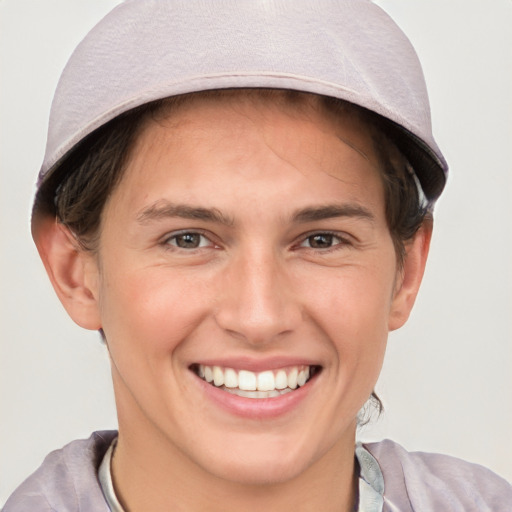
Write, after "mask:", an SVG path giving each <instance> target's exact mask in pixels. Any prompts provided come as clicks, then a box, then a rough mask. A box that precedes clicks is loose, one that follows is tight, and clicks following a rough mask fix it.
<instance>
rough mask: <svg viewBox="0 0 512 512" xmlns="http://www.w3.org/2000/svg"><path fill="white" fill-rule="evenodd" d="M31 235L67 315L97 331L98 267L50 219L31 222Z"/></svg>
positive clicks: (67, 232)
mask: <svg viewBox="0 0 512 512" xmlns="http://www.w3.org/2000/svg"><path fill="white" fill-rule="evenodd" d="M32 236H33V237H34V241H35V243H36V246H37V250H38V251H39V255H40V256H41V259H42V260H43V263H44V266H45V268H46V272H47V273H48V276H49V278H50V281H51V283H52V285H53V288H54V289H55V292H56V293H57V295H58V297H59V299H60V301H61V303H62V305H63V306H64V308H65V309H66V311H67V312H68V314H69V316H70V317H71V318H72V319H73V320H74V321H75V322H76V323H77V324H78V325H80V326H81V327H84V328H85V329H91V330H98V329H100V328H101V321H100V314H99V307H98V300H97V297H98V294H97V289H98V281H99V274H98V265H97V263H96V259H95V256H94V255H92V254H91V253H90V252H88V251H86V250H84V249H83V248H82V247H80V245H79V243H78V242H77V240H76V239H75V237H74V236H73V234H72V233H71V232H70V231H69V229H68V228H67V227H65V226H63V225H62V224H61V223H59V222H58V221H57V220H56V219H55V218H54V217H50V216H42V217H39V218H37V219H34V221H33V224H32Z"/></svg>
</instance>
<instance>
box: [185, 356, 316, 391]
mask: <svg viewBox="0 0 512 512" xmlns="http://www.w3.org/2000/svg"><path fill="white" fill-rule="evenodd" d="M190 369H191V370H192V371H193V372H194V373H195V374H196V375H197V376H198V377H199V378H200V379H202V380H204V381H205V382H207V383H208V384H211V385H212V386H214V387H216V388H218V389H221V390H222V391H226V392H227V393H231V394H233V395H237V396H241V397H244V398H255V399H257V398H260V399H261V398H276V397H279V396H281V395H284V394H286V393H291V392H293V391H295V390H297V389H299V388H301V387H302V386H304V385H306V384H307V383H308V382H309V381H310V380H311V379H312V378H313V377H314V376H315V375H317V374H318V373H319V372H320V371H321V367H320V366H317V365H309V366H308V365H300V366H289V367H286V368H279V369H275V370H265V371H262V372H252V371H250V370H236V369H234V368H227V367H221V366H207V365H203V364H193V365H192V366H191V367H190Z"/></svg>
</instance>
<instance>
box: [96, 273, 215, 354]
mask: <svg viewBox="0 0 512 512" xmlns="http://www.w3.org/2000/svg"><path fill="white" fill-rule="evenodd" d="M104 276H108V277H104V278H103V281H102V286H101V294H100V299H101V306H100V307H101V316H102V322H103V329H104V331H105V334H106V336H107V340H108V341H109V347H110V349H111V352H116V349H117V347H118V346H119V345H122V346H123V347H126V346H127V345H130V347H131V351H133V353H139V354H140V352H145V354H146V357H150V358H151V357H152V356H151V354H152V355H153V356H155V357H158V356H160V357H163V356H164V354H165V353H168V352H169V351H173V350H174V349H175V348H176V347H177V346H178V345H179V343H180V341H182V340H183V339H185V338H186V337H187V336H188V335H189V334H190V332H191V331H192V330H193V329H194V327H195V326H197V324H198V323H200V322H201V318H202V317H203V316H204V314H205V307H204V304H205V298H206V294H207V289H206V287H205V286H201V285H200V284H199V283H198V282H191V281H196V280H191V279H190V278H188V277H185V276H182V275H180V273H179V272H176V271H172V272H171V271H169V270H166V269H165V268H158V267H157V268H147V269H144V268H141V269H137V268H134V267H131V268H128V269H127V270H126V271H125V272H123V266H122V265H120V264H119V263H118V264H117V265H116V267H115V269H113V270H112V269H111V270H110V271H105V272H104ZM123 352H125V353H126V352H128V351H125V350H123Z"/></svg>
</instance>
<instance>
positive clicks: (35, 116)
mask: <svg viewBox="0 0 512 512" xmlns="http://www.w3.org/2000/svg"><path fill="white" fill-rule="evenodd" d="M116 3H118V2H117V1H116V0H87V1H86V0H0V58H1V71H0V72H1V89H0V130H1V132H0V144H1V146H0V166H1V167H0V169H1V175H0V176H1V182H0V233H1V238H0V249H1V250H0V258H1V260H0V272H1V275H0V300H1V303H0V339H1V344H0V351H1V352H0V503H3V502H4V501H5V499H6V498H7V496H8V495H9V493H10V492H11V491H12V490H13V489H14V487H15V486H16V485H17V484H19V483H20V482H21V480H22V479H23V478H25V477H26V476H27V475H28V474H29V473H30V472H32V471H33V470H34V469H35V468H36V467H37V466H38V465H39V464H40V462H41V460H42V458H43V457H44V455H45V454H46V453H48V452H49V451H50V450H52V449H54V448H57V447H60V446H62V445H63V444H65V443H66V442H68V441H70V440H72V439H75V438H78V437H84V436H88V435H89V433H90V432H91V431H92V430H97V429H104V428H115V427H116V419H115V409H114V402H113V397H112V391H111V384H110V376H109V368H108V360H107V355H106V353H105V349H104V347H103V346H102V345H101V343H100V341H99V337H98V335H97V334H96V333H90V332H86V331H82V330H81V329H80V328H78V327H76V326H75V325H74V324H73V323H72V322H71V320H69V319H68V318H67V316H66V314H65V312H64V310H63V308H62V307H61V306H60V304H59V303H58V301H57V299H56V297H55V296H54V293H53V291H52V290H51V288H50V284H49V282H48V280H47V278H46V276H45V273H44V270H43V267H42V265H41V264H40V262H39V260H38V256H37V253H36V250H35V248H34V246H33V243H32V241H31V238H30V233H29V211H30V207H31V201H32V194H33V191H34V185H33V184H34V181H35V176H36V173H37V170H38V168H39V166H40V163H41V161H42V157H43V150H44V144H45V135H46V123H47V118H48V112H49V107H50V102H51V98H52V95H53V91H54V88H55V86H56V82H57V79H58V76H59V73H60V71H61V69H62V67H63V66H64V63H65V61H66V60H67V57H68V56H69V54H70V53H71V51H72V49H73V48H74V46H75V45H76V44H77V43H78V42H79V40H80V39H81V38H82V37H83V35H85V33H86V31H87V30H88V29H89V28H91V27H92V26H93V24H94V23H95V22H96V21H97V20H98V19H99V18H100V17H101V16H102V15H103V14H104V13H106V12H107V11H108V10H110V8H111V7H112V6H113V5H115V4H116ZM378 3H379V4H380V5H382V6H383V7H384V8H385V9H386V10H387V11H388V12H389V13H390V14H391V15H392V16H393V17H394V18H395V20H396V21H397V22H398V23H399V25H401V27H402V28H403V29H404V30H405V32H406V33H407V34H408V35H409V37H410V39H411V40H412V42H413V44H414V45H415V47H416V49H417V51H418V53H419V55H420V59H421V60H422V62H423V65H424V70H425V75H426V78H427V84H428V87H429V91H430V96H431V102H432V111H433V120H434V131H435V134H436V138H437V140H438V143H439V145H440V146H441V148H442V149H443V150H444V152H445V155H446V157H447V159H448V161H449V163H450V164H451V176H450V179H449V184H448V187H447V189H446V192H445V194H444V195H443V197H442V198H441V200H440V201H439V203H438V206H437V211H436V225H435V233H434V241H433V246H432V250H431V257H430V261H429V264H428V268H427V272H426V276H425V281H424V285H423V289H422V291H421V292H420V296H419V299H418V302H417V305H416V309H415V311H414V312H413V315H412V317H411V319H410V321H409V324H408V325H407V326H406V327H405V328H403V329H402V330H401V331H399V332H398V333H394V334H393V335H392V336H391V338H390V343H389V349H388V355H387V360H386V363H385V367H384V370H383V374H382V377H381V380H380V382H379V384H378V387H377V391H378V392H379V394H380V395H381V397H382V398H383V401H384V404H385V407H386V413H385V414H384V415H383V416H382V418H381V419H380V421H378V422H377V423H376V424H375V425H373V426H372V427H371V428H366V429H364V430H363V431H362V432H361V437H362V438H363V439H365V440H369V439H379V438H381V437H391V438H392V439H394V440H396V441H398V442H400V443H402V444H404V445H405V446H406V447H407V448H408V449H412V450H424V451H438V452H444V453H449V454H452V455H456V456H458V457H462V458H465V459H468V460H471V461H474V462H478V463H481V464H483V465H486V466H488V467H490V468H492V469H493V470H494V471H496V472H498V473H500V474H501V475H502V476H504V477H506V478H507V479H508V480H512V436H511V433H512V206H511V205H512V201H511V196H512V149H511V148H512V128H511V127H512V92H511V91H512V66H511V62H512V31H511V30H510V27H511V26H512V1H511V0H488V1H484V0H380V1H379V2H378ZM86 79H87V77H84V80H86Z"/></svg>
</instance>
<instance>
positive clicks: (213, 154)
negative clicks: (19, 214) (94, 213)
mask: <svg viewBox="0 0 512 512" xmlns="http://www.w3.org/2000/svg"><path fill="white" fill-rule="evenodd" d="M379 165H380V162H379V161H378V159H377V156H376V153H375V151H374V148H373V143H372V140H371V139H370V137H369V135H368V130H367V129H365V126H364V125H362V124H361V122H359V121H357V120H356V119H355V118H353V117H347V118H341V119H338V120H336V121H335V120H332V119H329V117H328V116H327V115H326V114H324V113H322V112H321V111H320V110H319V109H318V108H315V106H314V105H313V104H307V103H305V104H304V105H302V106H301V108H300V109H298V108H297V107H296V106H289V105H286V104H283V105H278V106H276V105H275V104H274V103H272V102H271V101H269V100H264V99H258V100H254V98H253V99H247V98H245V97H243V96H240V97H237V98H230V99H222V100H217V101H208V100H204V99H200V100H196V101H193V102H190V103H187V104H185V105H184V106H182V107H180V109H179V110H178V111H177V112H174V113H173V115H172V117H171V118H170V119H162V120H159V121H158V122H155V121H151V122H149V123H148V124H147V125H146V126H145V127H144V129H143V131H142V133H141V134H140V135H139V137H138V140H137V142H136V144H135V147H134V148H133V151H132V155H131V157H130V159H129V162H128V166H127V170H126V173H125V175H124V177H123V179H122V180H121V183H120V184H119V185H118V187H117V188H116V189H115V191H114V193H113V194H112V196H111V197H110V199H109V201H108V203H107V205H106V207H105V210H104V212H103V216H102V227H101V234H100V242H99V249H98V251H97V253H95V254H91V253H87V252H84V251H82V250H81V249H80V248H79V247H78V245H77V244H76V241H75V240H74V239H73V237H72V235H71V234H70V233H69V232H68V231H67V230H66V228H64V227H62V226H60V225H59V224H56V223H55V222H54V221H53V219H41V220H40V221H39V222H38V223H36V224H35V225H36V228H35V233H34V234H35V239H36V243H37V244H38V248H39V250H40V253H41V256H42V258H43V261H44V262H45V265H46V267H47V270H48V273H49V275H50V278H51V279H52V282H53V284H54V286H55V289H56V291H57V293H58V295H59V297H60V298H61V301H62V302H63V304H64V306H65V307H66V309H67V311H68V313H69V314H70V315H71V317H72V318H73V319H74V320H75V321H76V322H77V323H78V324H79V325H81V326H83V327H85V328H88V329H99V328H102V329H103V330H104V332H105V334H106V338H107V343H108V349H109V353H110V356H111V361H112V375H113V382H114V390H115V396H116V403H117V408H118V417H119V441H118V445H117V449H116V452H115V456H114V459H113V476H114V484H115V487H116V492H117V493H118V495H119V497H120V499H121V501H122V502H123V504H124V506H126V508H127V509H128V510H130V511H137V510H148V509H150V510H155V511H158V510H168V509H169V508H172V509H173V510H189V511H190V510H192V511H194V510H198V511H199V510H223V511H226V510H238V509H240V508H242V509H243V510H261V509H262V507H265V509H266V510H282V509H283V508H284V509H291V507H294V508H295V509H297V510H313V509H315V510H318V509H322V510H333V511H334V510H337V511H339V510H347V511H348V510H351V509H352V507H353V503H354V499H355V488H356V482H357V481H356V478H355V472H354V471H355V468H354V450H353V449H354V441H355V431H356V418H357V413H358V411H359V410H360V408H361V407H362V405H363V404H364V403H365V401H366V400H367V398H368V397H369V395H370V393H371V391H372V389H373V388H374V385H375V383H376V381H377V377H378V374H379V372H380V369H381V366H382V361H383V357H384V352H385V347H386V341H387V335H388V332H389V330H393V329H396V328H398V327H400V326H401V325H402V324H403V323H404V322H405V320H406V319H407V317H408V315H409V312H410V310H411V308H412V305H413V303H414V299H415V297H416V293H417V291H418V287H419V284H420V281H421V277H422V274H423V270H424V266H425V261H426V256H427V252H428V245H429V240H430V233H431V228H430V226H424V227H423V228H422V229H420V230H419V232H418V234H417V235H416V236H415V238H414V239H413V240H412V241H410V242H409V243H408V244H407V247H406V250H407V254H406V258H405V263H404V266H403V268H400V269H399V268H398V267H397V258H396V254H395V251H394V246H393V242H392V239H391V236H390V233H389V229H388V227H387V224H386V219H385V214H384V207H385V205H384V195H383V187H382V182H381V177H380V171H379ZM177 205H179V206H180V208H176V206H177ZM183 206H185V207H186V208H183ZM197 208H202V209H203V210H201V211H200V212H198V211H197ZM191 209H196V211H194V213H195V216H196V218H187V217H188V213H187V212H190V210H191ZM204 209H206V210H208V211H209V212H210V213H209V216H208V215H205V214H204ZM212 212H213V213H214V214H215V215H213V214H212ZM183 233H195V234H199V235H201V236H199V237H197V238H196V240H199V241H200V244H199V247H196V248H182V247H179V244H180V243H181V242H183V238H180V236H181V235H183ZM322 234H327V237H324V238H318V237H317V238H315V237H314V235H322ZM177 235H178V236H177ZM319 240H320V241H323V242H324V244H323V245H322V244H320V247H318V245H315V243H316V242H318V241H319ZM219 359H222V360H223V361H225V360H226V359H228V360H229V361H231V362H233V366H234V365H235V364H236V365H238V367H239V368H243V367H245V366H247V365H249V366H250V365H251V364H256V365H258V364H262V365H263V366H264V365H265V364H266V365H273V366H274V367H275V366H279V365H286V363H287V362H289V361H291V360H293V361H295V360H301V361H305V362H306V363H307V364H315V365H319V366H321V368H322V370H321V372H320V373H319V374H318V375H316V376H315V378H314V379H312V380H311V381H310V382H309V383H308V384H307V386H306V387H305V388H304V391H305V392H304V396H303V397H302V398H301V399H300V400H298V401H297V402H296V403H294V405H293V407H291V408H290V409H289V410H286V411H284V412H281V413H279V414H277V415H276V416H273V417H265V418H255V417H250V418H247V417H242V416H240V415H237V414H234V413H232V412H230V411H227V410H225V409H223V408H222V407H219V405H218V404H217V403H215V401H213V400H212V399H211V397H209V396H208V393H205V388H204V386H205V383H204V382H203V381H202V380H201V379H199V377H197V375H195V373H194V372H192V371H191V369H190V366H191V365H193V364H195V363H202V362H209V361H218V360H219ZM306 388H307V392H306Z"/></svg>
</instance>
